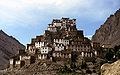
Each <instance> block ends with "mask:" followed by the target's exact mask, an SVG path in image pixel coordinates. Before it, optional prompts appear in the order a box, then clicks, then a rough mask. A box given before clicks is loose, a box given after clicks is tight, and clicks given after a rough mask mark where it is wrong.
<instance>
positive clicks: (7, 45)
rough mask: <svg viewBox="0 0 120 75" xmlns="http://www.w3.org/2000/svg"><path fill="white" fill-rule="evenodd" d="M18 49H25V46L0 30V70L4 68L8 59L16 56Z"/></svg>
mask: <svg viewBox="0 0 120 75" xmlns="http://www.w3.org/2000/svg"><path fill="white" fill-rule="evenodd" d="M20 49H25V46H24V45H22V44H21V43H20V42H19V41H18V40H16V39H15V38H14V37H12V36H9V35H7V34H6V33H4V32H3V31H2V30H0V69H3V68H5V65H6V64H8V63H9V58H10V57H12V56H14V55H15V54H17V53H18V50H20Z"/></svg>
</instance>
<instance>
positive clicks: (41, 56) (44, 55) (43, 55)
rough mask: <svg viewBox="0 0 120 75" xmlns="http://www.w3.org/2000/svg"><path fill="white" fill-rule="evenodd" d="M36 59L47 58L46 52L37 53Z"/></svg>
mask: <svg viewBox="0 0 120 75" xmlns="http://www.w3.org/2000/svg"><path fill="white" fill-rule="evenodd" d="M38 59H40V60H41V59H42V60H44V59H47V54H39V55H38Z"/></svg>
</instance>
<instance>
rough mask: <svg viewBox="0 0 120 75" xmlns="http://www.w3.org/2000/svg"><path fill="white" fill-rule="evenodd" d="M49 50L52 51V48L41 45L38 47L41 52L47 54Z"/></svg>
mask: <svg viewBox="0 0 120 75" xmlns="http://www.w3.org/2000/svg"><path fill="white" fill-rule="evenodd" d="M49 51H52V48H50V47H47V46H43V47H41V49H40V52H41V54H48V52H49Z"/></svg>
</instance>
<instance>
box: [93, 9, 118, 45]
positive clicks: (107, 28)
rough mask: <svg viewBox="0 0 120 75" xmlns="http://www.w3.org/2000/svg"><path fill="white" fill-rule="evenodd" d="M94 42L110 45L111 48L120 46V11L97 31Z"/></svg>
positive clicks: (111, 16)
mask: <svg viewBox="0 0 120 75" xmlns="http://www.w3.org/2000/svg"><path fill="white" fill-rule="evenodd" d="M92 41H96V42H99V43H100V44H101V45H103V44H109V45H110V47H114V46H115V45H120V9H119V10H117V11H116V13H115V14H114V15H110V17H109V18H108V19H107V20H106V22H105V23H104V24H103V25H101V27H100V28H99V29H97V30H96V32H95V34H94V35H93V37H92Z"/></svg>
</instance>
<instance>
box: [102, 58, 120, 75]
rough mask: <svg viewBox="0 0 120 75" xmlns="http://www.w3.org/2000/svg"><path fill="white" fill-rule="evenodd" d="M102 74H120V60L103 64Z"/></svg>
mask: <svg viewBox="0 0 120 75" xmlns="http://www.w3.org/2000/svg"><path fill="white" fill-rule="evenodd" d="M101 75H120V60H118V61H116V62H114V63H112V64H108V63H107V64H103V65H102V66H101Z"/></svg>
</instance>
